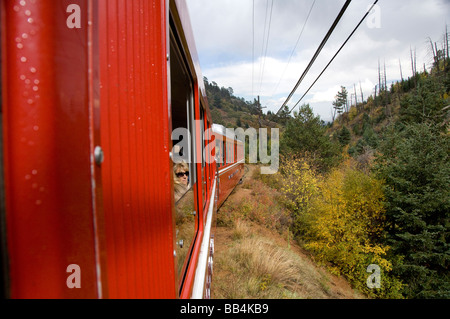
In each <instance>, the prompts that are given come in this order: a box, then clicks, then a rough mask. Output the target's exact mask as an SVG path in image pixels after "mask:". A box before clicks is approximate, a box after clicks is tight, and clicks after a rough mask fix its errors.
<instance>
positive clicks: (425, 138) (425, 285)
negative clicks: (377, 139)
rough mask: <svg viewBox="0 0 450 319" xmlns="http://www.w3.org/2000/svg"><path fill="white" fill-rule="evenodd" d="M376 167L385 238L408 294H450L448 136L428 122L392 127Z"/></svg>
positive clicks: (421, 295) (412, 295) (442, 295)
mask: <svg viewBox="0 0 450 319" xmlns="http://www.w3.org/2000/svg"><path fill="white" fill-rule="evenodd" d="M380 151H381V155H380V156H379V157H378V158H377V160H376V166H375V171H376V172H377V175H378V177H379V178H381V179H383V180H385V183H386V187H385V195H386V200H387V202H386V210H387V211H386V217H387V220H386V222H387V227H386V232H387V243H388V244H389V245H391V246H392V248H393V253H394V254H395V255H399V256H402V259H403V261H402V262H398V263H397V264H396V265H394V269H395V273H396V274H397V275H399V276H401V278H403V280H404V281H405V282H407V283H408V285H407V286H405V291H404V293H405V295H407V296H408V297H412V298H444V297H445V298H449V297H450V284H449V283H450V282H449V274H448V267H449V261H450V254H449V251H450V250H449V248H450V246H449V239H450V236H449V235H450V231H449V225H450V219H449V214H450V161H449V152H450V137H449V135H443V134H441V133H439V130H438V129H437V128H436V127H434V126H432V125H429V124H424V123H422V124H409V125H406V126H405V127H404V129H403V130H401V131H398V130H395V129H394V128H391V129H389V130H388V131H387V133H386V136H385V140H384V141H383V143H382V144H381V147H380Z"/></svg>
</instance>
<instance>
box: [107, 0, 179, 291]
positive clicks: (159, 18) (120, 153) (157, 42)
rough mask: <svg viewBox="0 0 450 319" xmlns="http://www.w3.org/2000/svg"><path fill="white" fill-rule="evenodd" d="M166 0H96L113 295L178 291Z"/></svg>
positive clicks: (109, 276)
mask: <svg viewBox="0 0 450 319" xmlns="http://www.w3.org/2000/svg"><path fill="white" fill-rule="evenodd" d="M167 10H168V8H167V7H166V4H165V1H160V0H154V1H131V0H100V1H99V12H100V33H99V34H100V63H101V65H100V67H101V77H100V78H101V86H100V87H101V124H102V125H101V127H102V130H101V138H102V146H103V149H104V152H105V162H104V164H103V166H102V170H103V175H102V177H103V190H104V192H103V198H104V211H105V222H106V228H107V229H106V236H107V258H108V278H109V279H108V284H109V296H110V297H111V298H176V297H177V289H176V278H175V277H176V275H175V262H174V261H175V260H174V255H173V251H174V236H173V228H174V218H173V217H174V216H173V193H172V190H171V187H172V186H171V185H172V184H171V183H172V182H171V178H172V174H171V163H170V160H169V151H170V145H171V141H170V137H171V134H170V133H171V131H170V123H171V120H170V116H169V107H168V105H169V103H168V88H167V85H168V81H167V72H168V71H167V61H166V55H167V52H168V48H167V35H168V32H167V31H168V30H167V27H168V20H167V19H168V14H167Z"/></svg>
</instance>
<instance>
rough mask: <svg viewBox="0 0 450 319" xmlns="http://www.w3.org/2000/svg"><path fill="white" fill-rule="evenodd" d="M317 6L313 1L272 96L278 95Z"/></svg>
mask: <svg viewBox="0 0 450 319" xmlns="http://www.w3.org/2000/svg"><path fill="white" fill-rule="evenodd" d="M315 4H316V0H314V1H313V3H312V5H311V8H310V9H309V13H308V16H307V17H306V20H305V23H304V24H303V27H302V30H301V31H300V35H299V36H298V38H297V42H296V43H295V46H294V49H293V50H292V52H291V56H290V57H289V60H288V62H287V64H286V67H285V68H284V71H283V74H282V75H281V77H280V80H279V81H278V84H277V86H276V87H275V90H274V91H273V94H272V95H275V93H276V92H277V90H278V87H279V86H280V84H281V80H282V79H283V77H284V75H285V74H286V71H287V69H288V67H289V64H290V63H291V59H292V57H293V56H294V53H295V51H296V50H297V46H298V44H299V43H300V39H301V37H302V35H303V31H305V27H306V24H307V23H308V20H309V17H310V15H311V12H312V10H313V8H314V5H315Z"/></svg>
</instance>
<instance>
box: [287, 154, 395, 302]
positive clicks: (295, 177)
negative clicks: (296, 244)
mask: <svg viewBox="0 0 450 319" xmlns="http://www.w3.org/2000/svg"><path fill="white" fill-rule="evenodd" d="M282 163H283V164H282V166H281V169H280V173H281V176H282V181H283V182H282V183H281V184H282V185H283V186H282V188H281V192H282V193H283V195H284V197H283V198H284V203H285V205H286V206H287V207H288V208H289V209H290V211H291V212H292V215H293V226H292V231H293V233H294V235H295V236H296V237H297V239H299V240H300V241H301V242H303V244H304V247H305V248H307V249H308V250H310V251H311V252H313V253H314V254H315V258H316V260H317V261H319V262H322V263H327V264H328V265H329V266H330V269H331V270H332V271H333V272H334V273H336V274H343V275H345V276H346V278H347V279H348V280H350V282H351V283H352V284H353V285H354V286H355V287H356V288H357V289H358V290H360V291H363V292H365V293H366V294H367V295H369V296H372V297H375V298H401V297H402V296H401V294H400V289H401V287H402V284H401V282H400V281H399V280H398V279H397V278H395V277H394V276H392V274H391V272H392V263H391V262H390V261H389V260H388V259H387V254H388V251H389V249H390V247H389V246H387V245H384V244H383V243H382V235H383V230H384V220H385V216H384V207H383V200H384V195H383V189H382V185H381V182H380V181H378V180H376V179H375V178H374V177H373V176H368V175H366V174H364V173H362V172H360V171H358V170H356V169H354V168H353V163H352V161H351V160H347V161H345V162H344V164H342V165H341V166H340V167H339V168H335V169H333V170H332V171H331V172H330V173H328V174H326V175H325V176H323V177H321V176H320V175H318V174H317V172H315V171H314V170H312V169H311V167H310V166H309V165H308V160H306V159H303V158H290V159H285V160H283V161H282ZM371 264H376V265H378V266H380V268H381V269H382V272H383V275H382V276H383V280H382V288H381V289H379V290H372V289H369V288H368V287H367V285H366V280H367V277H368V273H367V272H366V269H367V267H368V266H369V265H371Z"/></svg>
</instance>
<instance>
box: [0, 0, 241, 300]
mask: <svg viewBox="0 0 450 319" xmlns="http://www.w3.org/2000/svg"><path fill="white" fill-rule="evenodd" d="M74 3H75V4H78V5H79V6H80V13H81V28H80V29H77V28H75V29H71V28H68V27H67V24H66V22H67V18H68V16H69V15H70V14H71V13H67V12H66V8H67V7H68V6H69V5H70V4H74ZM169 3H170V10H173V11H172V14H173V15H174V16H176V19H177V23H178V26H181V27H180V29H179V30H178V32H179V36H180V37H181V43H182V45H183V50H184V52H185V53H186V54H187V63H188V65H187V67H188V69H189V71H190V73H191V74H192V76H193V83H194V92H195V117H196V119H199V118H200V112H199V110H200V107H203V108H204V111H205V121H204V124H205V127H206V128H207V127H210V126H211V115H210V112H209V107H208V104H207V100H206V97H205V95H204V94H205V91H204V86H203V77H202V75H201V73H200V68H199V62H198V57H197V52H196V51H195V43H194V39H193V34H192V30H191V28H190V22H189V17H188V12H187V8H186V4H185V3H184V1H179V0H173V1H165V0H148V1H147V0H145V1H144V0H142V1H135V0H133V1H132V0H61V1H58V5H55V2H54V1H50V0H45V1H44V0H41V1H38V0H37V1H19V0H16V1H13V0H11V1H7V0H2V1H1V14H2V19H1V22H2V48H1V50H2V73H3V74H2V86H3V87H2V92H3V96H2V98H3V110H2V112H3V133H4V148H3V155H4V162H5V163H4V165H5V167H4V171H5V190H6V222H7V224H6V228H7V231H6V234H2V236H6V240H7V244H8V247H7V248H8V251H7V255H8V262H9V281H10V297H12V298H178V297H181V298H189V297H190V295H191V291H192V287H193V282H194V280H195V272H196V269H197V259H198V255H199V252H200V245H201V242H202V240H203V238H202V237H203V234H204V232H205V229H204V225H205V222H206V216H207V210H208V208H209V205H210V202H209V201H210V200H211V199H212V200H214V198H215V194H212V193H211V191H212V188H213V182H214V178H215V176H216V164H215V163H212V164H206V165H205V167H203V169H202V167H201V164H198V166H197V172H198V175H197V181H198V183H197V184H196V185H194V192H195V194H196V196H197V207H196V208H197V211H198V212H199V217H198V224H197V226H196V227H197V237H196V240H195V242H194V244H193V246H192V250H191V259H190V263H189V264H188V265H187V267H186V269H185V271H186V277H185V281H184V285H183V286H182V287H180V282H181V278H177V274H176V272H175V264H176V263H175V262H176V259H175V257H174V245H175V234H174V229H175V225H174V224H175V218H174V209H173V206H174V203H173V180H172V178H173V177H172V162H171V160H170V157H169V152H170V151H171V149H172V141H171V130H172V127H171V123H172V119H171V114H170V100H169V87H168V86H169V83H170V80H169V74H168V70H169V69H168V62H167V60H166V56H167V53H168V52H170V51H169V47H168V45H169ZM200 101H201V102H200ZM196 137H197V139H200V131H199V127H198V128H197V134H196ZM207 137H208V136H207ZM209 138H211V136H209ZM208 140H209V139H208ZM204 144H206V146H207V145H208V141H206V143H204ZM196 145H198V146H200V145H202V142H200V140H199V141H198V143H197V144H196ZM96 146H101V147H102V149H103V152H104V162H103V163H102V164H96V163H94V149H95V147H96ZM195 151H196V152H197V158H201V152H202V150H201V149H200V148H199V149H197V150H195ZM211 153H212V154H211ZM206 154H207V156H214V155H215V154H214V152H213V151H212V152H211V151H210V150H209V148H207V151H206ZM223 168H224V167H222V168H221V169H223ZM202 170H203V176H202V174H201V172H202ZM242 171H243V170H242ZM233 172H234V168H233V169H231V170H230V172H229V173H230V174H231V173H233ZM242 173H243V172H242ZM222 175H223V176H221V177H220V178H221V179H222V178H223V179H224V181H223V182H221V183H220V189H221V192H222V193H221V194H222V195H221V198H223V197H224V196H225V194H226V193H228V192H231V190H232V188H233V187H234V186H235V183H236V182H237V181H238V180H239V179H238V177H239V176H238V174H235V176H234V177H233V178H232V179H228V181H225V179H226V177H227V175H226V174H222ZM239 178H240V177H239ZM202 181H206V187H205V194H204V195H202V184H201V183H202ZM233 183H234V185H233ZM226 196H228V195H226ZM213 204H214V203H213ZM214 207H216V204H214ZM214 211H215V208H214ZM71 264H76V265H79V266H80V269H81V288H80V289H69V288H68V287H67V285H66V280H67V278H68V277H69V275H71V274H70V273H67V272H66V269H67V267H68V266H69V265H71ZM180 289H181V293H180Z"/></svg>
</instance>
